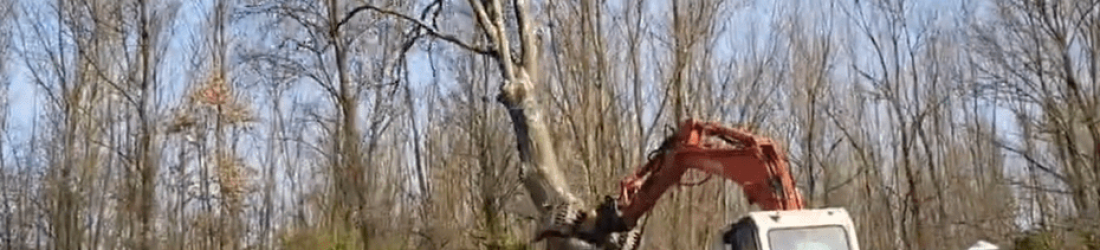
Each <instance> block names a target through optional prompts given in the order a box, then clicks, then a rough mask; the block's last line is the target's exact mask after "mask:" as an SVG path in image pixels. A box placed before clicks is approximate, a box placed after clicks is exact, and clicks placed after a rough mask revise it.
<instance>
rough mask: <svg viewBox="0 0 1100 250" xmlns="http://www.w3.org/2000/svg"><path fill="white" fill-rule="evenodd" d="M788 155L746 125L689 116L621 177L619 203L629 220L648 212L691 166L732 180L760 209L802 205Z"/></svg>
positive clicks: (678, 181)
mask: <svg viewBox="0 0 1100 250" xmlns="http://www.w3.org/2000/svg"><path fill="white" fill-rule="evenodd" d="M786 159H787V157H786V155H785V154H784V153H783V151H782V150H780V149H779V147H777V146H776V145H775V143H774V142H773V141H772V140H771V139H768V138H765V137H761V136H756V135H753V134H752V133H749V132H748V131H746V130H744V129H737V128H727V127H723V126H720V125H718V124H716V123H703V122H697V121H694V120H687V121H684V122H683V123H681V124H680V129H679V131H678V132H677V133H676V134H674V135H673V136H672V137H669V138H668V139H666V141H665V142H664V143H662V147H661V148H659V149H658V150H657V151H656V152H654V154H652V156H651V157H650V160H649V162H647V163H646V164H645V165H642V167H640V168H638V170H637V171H635V172H634V174H632V175H630V176H628V177H627V178H625V179H623V180H622V182H621V183H620V191H619V197H618V207H619V210H620V211H622V217H623V220H624V221H625V222H627V224H628V226H633V225H634V224H633V222H635V221H637V219H638V218H640V217H641V216H642V215H644V214H646V213H648V212H649V211H650V210H651V209H653V206H654V205H655V204H656V202H657V200H658V199H659V198H660V197H661V195H663V194H664V193H665V191H667V190H668V189H669V188H670V187H672V186H676V185H679V184H680V181H681V177H682V176H683V175H684V174H685V173H686V172H687V171H688V170H689V169H694V170H698V171H702V172H704V173H707V174H710V175H713V176H720V177H722V178H725V179H727V180H731V181H734V182H736V183H738V184H740V185H741V187H742V188H743V189H744V191H745V194H746V196H747V197H748V199H749V203H750V204H757V205H758V206H759V207H760V208H761V209H763V210H796V209H802V208H803V201H802V195H801V194H800V193H799V192H798V190H797V189H795V185H794V179H793V178H792V177H791V173H790V171H789V168H788V167H787V161H786Z"/></svg>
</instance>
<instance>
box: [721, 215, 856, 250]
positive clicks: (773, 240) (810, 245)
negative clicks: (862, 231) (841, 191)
mask: <svg viewBox="0 0 1100 250" xmlns="http://www.w3.org/2000/svg"><path fill="white" fill-rule="evenodd" d="M713 242H714V243H713V244H712V245H711V249H712V250H858V249H859V241H857V240H856V232H855V227H854V226H853V224H852V219H851V217H849V215H848V212H847V211H846V210H844V209H843V208H827V209H809V210H791V211H763V212H751V213H749V215H747V216H745V217H743V218H741V219H740V220H738V221H737V222H736V223H733V224H731V225H729V226H727V227H726V228H724V229H723V230H721V231H720V232H719V234H718V235H716V236H715V237H714V241H713Z"/></svg>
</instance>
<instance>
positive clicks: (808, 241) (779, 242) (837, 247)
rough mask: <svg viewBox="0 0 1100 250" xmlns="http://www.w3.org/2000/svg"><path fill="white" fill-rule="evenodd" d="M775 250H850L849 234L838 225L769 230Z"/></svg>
mask: <svg viewBox="0 0 1100 250" xmlns="http://www.w3.org/2000/svg"><path fill="white" fill-rule="evenodd" d="M768 242H769V243H771V244H770V245H771V249H773V250H848V234H847V232H845V230H844V228H843V227H841V226H838V225H834V226H821V227H801V228H780V229H772V230H770V231H768Z"/></svg>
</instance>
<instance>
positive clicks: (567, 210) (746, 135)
mask: <svg viewBox="0 0 1100 250" xmlns="http://www.w3.org/2000/svg"><path fill="white" fill-rule="evenodd" d="M688 170H692V171H699V172H702V173H704V174H706V176H707V177H706V178H707V179H710V177H713V176H719V177H722V178H724V179H726V180H730V181H733V182H735V183H738V184H739V185H740V186H741V187H742V190H743V191H744V192H745V196H746V197H747V199H748V202H749V204H756V205H757V206H758V207H759V208H760V211H756V212H749V213H748V214H747V215H745V216H743V217H742V218H740V219H739V220H737V221H736V222H733V223H732V224H730V225H728V226H726V227H725V228H723V229H722V230H720V232H719V234H718V235H716V236H714V239H713V240H712V242H713V244H712V245H711V249H729V250H858V249H859V241H858V240H857V239H856V231H855V226H854V224H853V223H852V219H851V217H850V216H849V215H848V212H847V211H846V210H845V209H843V208H824V209H806V208H805V204H804V203H803V200H802V194H801V193H800V192H799V191H798V189H797V188H796V187H795V183H794V178H793V177H792V175H791V172H790V169H789V168H788V166H787V156H786V155H785V154H784V152H783V151H782V150H781V149H780V148H779V147H778V146H777V145H776V143H775V142H774V141H772V140H771V139H769V138H766V137H762V136H758V135H755V134H753V133H751V132H749V131H748V130H746V129H743V128H730V127H725V126H722V125H721V124H718V123H714V122H700V121H696V120H693V119H688V120H685V121H683V122H682V123H681V124H680V127H679V128H678V130H677V131H676V132H675V133H673V135H672V136H670V137H668V138H667V139H666V140H665V141H664V142H662V143H661V146H660V147H659V148H658V149H657V150H656V151H654V152H652V153H651V154H650V155H649V161H648V162H646V163H645V164H643V165H641V166H639V167H638V168H637V169H636V170H635V171H634V172H633V174H631V175H629V176H627V177H625V178H624V179H623V180H622V181H621V182H620V183H619V193H618V197H617V198H612V197H610V196H605V197H604V200H603V202H602V203H601V204H600V205H598V206H597V208H596V209H594V210H584V209H582V208H576V207H573V206H571V205H568V204H562V205H557V206H554V207H552V208H550V209H551V212H550V213H548V215H547V216H546V217H545V218H544V219H543V221H542V222H541V225H540V228H539V229H538V230H537V231H536V236H535V239H534V240H535V241H536V242H537V241H541V240H543V239H547V238H551V237H561V238H567V239H570V240H581V241H584V242H586V243H587V244H588V245H590V246H594V247H595V248H599V249H622V250H628V249H636V248H638V247H640V243H641V233H642V232H643V231H644V223H643V225H639V221H640V220H641V219H642V218H643V217H644V216H646V214H647V213H649V211H651V210H652V209H653V207H654V206H655V205H656V203H657V201H658V199H659V198H661V195H662V194H664V193H665V192H666V191H668V190H669V189H670V188H672V187H675V186H683V185H685V184H684V183H682V180H681V179H682V178H683V176H684V175H685V174H686V173H687V172H688ZM704 181H705V180H704Z"/></svg>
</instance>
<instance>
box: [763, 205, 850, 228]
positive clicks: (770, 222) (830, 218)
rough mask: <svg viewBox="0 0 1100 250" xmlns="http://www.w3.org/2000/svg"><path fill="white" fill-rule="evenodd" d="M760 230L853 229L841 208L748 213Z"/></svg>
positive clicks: (846, 213) (846, 214)
mask: <svg viewBox="0 0 1100 250" xmlns="http://www.w3.org/2000/svg"><path fill="white" fill-rule="evenodd" d="M747 217H749V218H750V219H751V220H752V221H753V222H754V223H756V225H757V226H758V227H760V229H768V228H787V227H806V226H825V225H840V226H843V227H844V228H854V227H853V225H852V218H851V216H849V215H848V211H847V210H844V209H843V208H822V209H804V210H791V211H758V212H749V214H748V216H747Z"/></svg>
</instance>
